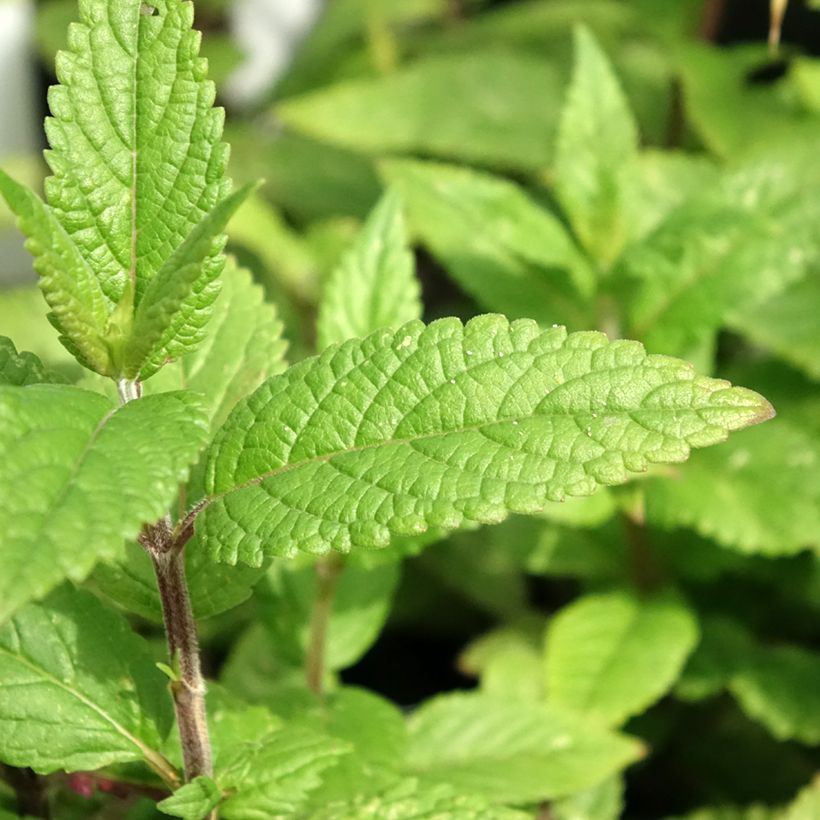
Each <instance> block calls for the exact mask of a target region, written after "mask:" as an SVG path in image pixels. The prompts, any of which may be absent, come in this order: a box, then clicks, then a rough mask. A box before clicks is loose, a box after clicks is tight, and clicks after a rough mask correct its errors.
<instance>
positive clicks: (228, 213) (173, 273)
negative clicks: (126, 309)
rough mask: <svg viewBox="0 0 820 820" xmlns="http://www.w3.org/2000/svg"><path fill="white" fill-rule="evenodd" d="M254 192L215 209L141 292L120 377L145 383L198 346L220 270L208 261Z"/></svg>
mask: <svg viewBox="0 0 820 820" xmlns="http://www.w3.org/2000/svg"><path fill="white" fill-rule="evenodd" d="M255 187H256V186H254V185H245V186H243V187H242V188H240V189H239V190H238V191H235V192H234V193H233V194H231V195H230V196H228V197H226V198H225V199H223V200H222V201H221V202H220V203H218V204H217V205H216V206H214V208H213V209H212V210H211V211H210V212H209V213H208V214H206V215H205V216H204V217H203V218H202V219H201V221H200V222H199V223H198V224H197V225H196V226H195V227H194V229H193V230H192V231H191V233H189V234H188V236H187V237H186V238H185V240H184V241H183V242H182V244H181V245H180V246H179V247H178V248H177V249H176V250H175V251H174V252H173V253H172V254H171V255H170V256H169V257H168V258H167V260H166V261H165V262H164V264H163V265H162V267H160V269H159V270H158V271H157V272H156V274H155V275H154V277H153V278H152V279H151V280H150V281H149V282H148V284H147V285H146V286H145V292H144V293H143V296H142V299H141V301H140V303H139V305H137V308H136V311H135V313H134V322H133V327H132V329H131V333H130V336H129V338H128V339H127V340H126V341H125V343H124V351H123V363H122V365H121V366H120V367H119V372H121V373H122V374H123V375H124V376H125V377H127V378H139V379H147V378H148V377H149V376H151V375H152V374H154V373H156V371H157V370H159V368H160V367H162V365H163V364H164V363H165V362H166V361H167V360H173V359H177V358H179V357H180V356H181V355H182V354H184V353H188V352H190V351H191V350H194V349H195V348H196V346H197V345H198V344H199V343H200V342H201V341H202V339H203V337H204V335H205V331H204V328H205V325H206V323H207V321H208V319H209V318H210V313H211V305H212V303H213V301H214V299H216V296H217V293H218V291H217V289H216V288H214V287H213V286H212V285H213V280H214V278H215V277H216V276H217V275H218V274H219V273H220V271H221V270H222V264H221V263H220V264H219V265H214V264H212V261H213V259H214V258H221V257H219V254H220V251H221V250H222V247H223V246H224V244H225V237H224V236H222V235H221V232H222V231H223V230H224V229H225V226H226V225H227V224H228V220H229V219H230V218H231V217H232V216H233V214H234V213H235V212H236V209H237V208H238V207H239V206H240V205H241V204H242V202H243V201H244V200H245V198H246V197H247V196H248V194H250V193H251V192H252V191H253V190H254V189H255ZM206 260H207V264H206ZM223 261H224V260H223Z"/></svg>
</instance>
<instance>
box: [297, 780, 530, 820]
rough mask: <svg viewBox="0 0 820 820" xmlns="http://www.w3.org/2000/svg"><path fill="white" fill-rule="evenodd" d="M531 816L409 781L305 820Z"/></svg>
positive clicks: (520, 819) (516, 819) (517, 819)
mask: <svg viewBox="0 0 820 820" xmlns="http://www.w3.org/2000/svg"><path fill="white" fill-rule="evenodd" d="M530 816H531V815H529V814H525V813H523V812H519V811H516V810H515V809H508V808H505V807H504V806H499V805H497V804H494V803H492V802H491V801H489V800H487V799H486V798H484V797H482V796H481V795H478V794H475V793H473V792H471V791H470V790H468V789H465V790H464V791H462V792H458V791H457V790H456V789H454V788H453V787H452V786H450V785H448V784H446V783H434V784H428V783H424V782H422V781H420V780H419V779H418V778H414V777H413V778H410V777H408V778H405V779H402V780H398V781H397V782H395V783H394V784H391V785H390V786H389V787H387V788H385V789H382V790H379V791H376V792H375V793H374V792H372V791H366V792H364V793H363V794H361V795H358V796H356V797H353V798H351V799H350V800H345V801H333V802H330V803H326V804H325V805H323V806H322V807H321V808H319V809H317V810H316V811H312V812H308V813H306V814H305V815H304V820H374V819H375V818H379V817H383V818H388V817H389V818H390V820H456V818H457V819H458V820H489V818H492V820H526V818H528V817H530Z"/></svg>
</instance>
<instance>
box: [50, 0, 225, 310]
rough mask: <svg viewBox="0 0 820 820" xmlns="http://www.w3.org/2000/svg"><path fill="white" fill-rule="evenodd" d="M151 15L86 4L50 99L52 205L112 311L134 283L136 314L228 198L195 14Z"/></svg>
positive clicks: (128, 7)
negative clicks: (186, 243) (162, 273)
mask: <svg viewBox="0 0 820 820" xmlns="http://www.w3.org/2000/svg"><path fill="white" fill-rule="evenodd" d="M152 7H153V8H154V9H155V10H156V11H155V13H154V14H144V13H143V10H142V6H141V5H140V4H139V3H135V2H133V0H85V1H84V2H83V3H81V5H80V18H81V22H80V23H78V24H74V25H72V26H71V27H70V28H69V38H68V49H67V50H66V51H63V52H60V53H59V54H58V55H57V77H58V79H59V81H60V85H58V86H54V87H52V88H51V89H50V90H49V106H50V108H51V112H52V117H51V118H50V119H49V120H48V121H47V123H46V130H47V133H48V137H49V142H50V144H51V149H52V150H51V151H50V152H49V153H48V155H47V159H48V162H49V165H50V166H51V169H52V171H53V172H54V176H53V177H51V178H50V179H49V180H48V181H47V185H46V194H47V199H48V202H49V204H50V205H51V207H52V208H53V210H54V213H55V215H56V217H57V219H58V220H59V221H60V222H61V223H62V224H63V225H64V227H65V228H66V230H67V231H68V233H69V234H70V235H71V237H72V239H73V241H74V242H75V243H76V246H77V248H78V249H79V250H80V252H81V253H82V255H83V256H84V257H85V258H86V259H87V260H89V263H90V264H92V265H93V268H94V272H95V275H96V277H97V279H98V280H99V283H100V286H101V287H102V290H103V291H104V293H105V295H106V297H107V298H108V300H110V302H111V303H113V304H116V303H119V301H120V299H121V298H122V297H123V294H124V293H125V291H126V285H127V282H128V280H129V279H130V280H131V281H132V282H133V284H134V285H135V286H136V287H135V296H136V300H135V301H136V303H137V304H138V303H139V301H140V297H141V295H142V294H143V293H144V292H145V288H146V286H147V285H148V282H149V281H150V280H151V279H153V278H154V276H155V275H156V274H157V272H158V271H159V269H160V268H161V267H162V265H163V264H164V263H165V262H166V260H168V258H169V257H170V256H171V255H172V254H173V253H174V251H175V250H176V249H177V248H178V247H179V246H180V245H181V244H182V242H183V240H185V238H186V237H187V236H188V234H189V233H190V232H191V231H192V230H193V229H194V227H195V226H196V225H197V224H198V223H199V222H200V220H202V218H203V217H204V216H205V215H206V214H207V213H208V212H209V211H210V210H211V209H212V208H213V207H214V206H215V205H216V204H217V202H219V201H220V200H221V199H222V198H223V197H224V196H225V194H226V193H227V182H226V181H225V178H224V173H225V162H226V160H227V146H225V145H224V144H223V143H221V142H220V141H219V140H220V136H221V133H222V121H223V117H224V115H223V112H222V110H221V109H215V108H212V105H213V100H214V87H213V84H212V83H211V82H209V81H208V80H206V79H205V76H206V71H207V64H206V62H205V61H204V60H203V59H202V58H201V57H199V56H198V53H197V52H198V50H199V41H200V35H199V34H198V33H197V32H195V31H193V30H192V29H191V24H192V21H193V7H192V5H191V4H188V3H176V2H169V0H157V2H155V3H153V4H152ZM92 44H93V45H92ZM137 182H139V184H137ZM92 260H93V261H92ZM219 264H220V262H219V260H217V259H216V258H214V259H212V260H211V262H210V265H212V266H218V265H219Z"/></svg>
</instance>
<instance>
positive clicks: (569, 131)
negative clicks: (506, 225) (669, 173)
mask: <svg viewBox="0 0 820 820" xmlns="http://www.w3.org/2000/svg"><path fill="white" fill-rule="evenodd" d="M637 158H638V128H637V125H636V124H635V120H634V118H633V116H632V112H631V111H630V109H629V103H628V102H627V100H626V97H625V96H624V93H623V91H622V89H621V86H620V84H619V83H618V80H617V78H616V76H615V74H614V72H613V70H612V67H611V66H610V64H609V61H608V60H607V58H606V55H605V54H604V52H603V51H602V50H601V47H600V46H599V45H598V43H597V42H596V40H595V38H594V37H593V36H592V34H591V33H590V32H589V30H588V29H587V28H585V27H583V26H579V27H578V28H576V30H575V67H574V69H573V73H572V81H571V82H570V86H569V91H568V94H567V99H566V103H565V105H564V109H563V111H562V114H561V122H560V126H559V128H558V137H557V140H556V147H555V161H554V165H553V175H554V182H555V194H556V196H557V198H558V201H559V202H560V203H561V205H562V207H563V208H564V210H565V211H566V213H567V216H568V217H569V221H570V223H571V224H572V227H573V229H574V230H575V233H576V235H577V236H578V238H579V240H580V241H581V244H582V245H583V246H584V247H585V248H586V249H587V251H588V252H589V253H590V255H591V256H592V258H593V259H595V260H596V261H597V262H598V264H599V265H600V266H601V268H602V269H604V270H606V269H607V268H609V266H610V265H611V264H612V262H614V261H615V259H617V258H618V256H619V255H620V253H621V250H622V249H623V247H624V245H625V244H626V241H627V239H628V238H629V232H630V225H629V215H628V213H627V208H628V205H629V188H630V186H631V185H634V180H635V176H636V173H635V172H636V163H637Z"/></svg>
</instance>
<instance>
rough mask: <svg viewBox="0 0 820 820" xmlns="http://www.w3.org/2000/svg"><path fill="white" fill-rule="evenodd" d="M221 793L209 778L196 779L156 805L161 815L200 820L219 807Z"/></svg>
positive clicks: (185, 819) (186, 819)
mask: <svg viewBox="0 0 820 820" xmlns="http://www.w3.org/2000/svg"><path fill="white" fill-rule="evenodd" d="M221 799H222V792H221V791H220V790H219V786H217V785H216V783H214V781H213V780H211V778H210V777H196V778H194V779H193V780H192V781H191V782H190V783H186V784H185V785H184V786H183V787H182V788H180V789H177V790H176V791H175V792H174V793H173V794H172V795H171V796H170V797H166V798H165V800H161V801H160V802H159V803H157V808H158V809H159V810H160V811H161V812H162V813H163V814H170V815H171V817H182V818H183V820H202V818H203V817H206V816H207V815H208V813H209V812H210V811H211V809H213V808H215V807H216V806H217V805H219V801H220V800H221Z"/></svg>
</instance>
